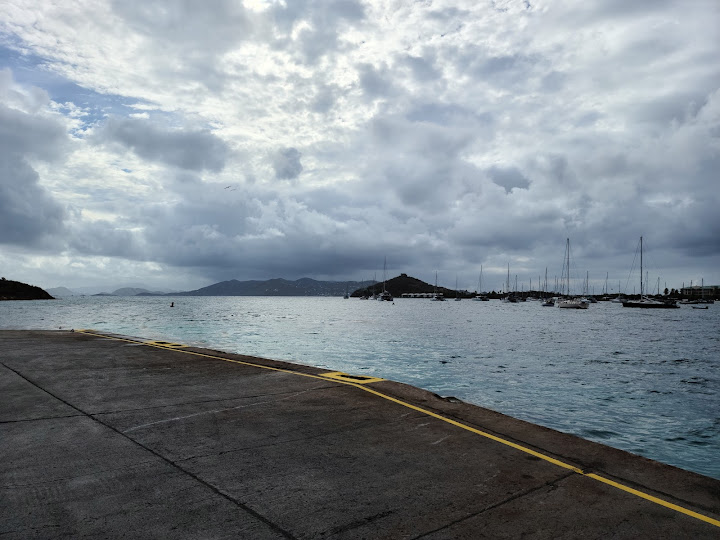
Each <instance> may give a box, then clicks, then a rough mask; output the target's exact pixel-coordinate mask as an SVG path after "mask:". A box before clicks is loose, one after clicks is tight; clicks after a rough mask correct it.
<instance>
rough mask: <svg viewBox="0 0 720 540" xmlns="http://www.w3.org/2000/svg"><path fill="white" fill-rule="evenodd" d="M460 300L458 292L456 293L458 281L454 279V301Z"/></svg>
mask: <svg viewBox="0 0 720 540" xmlns="http://www.w3.org/2000/svg"><path fill="white" fill-rule="evenodd" d="M460 300H461V298H460V292H459V291H458V280H457V278H455V301H456V302H459V301H460Z"/></svg>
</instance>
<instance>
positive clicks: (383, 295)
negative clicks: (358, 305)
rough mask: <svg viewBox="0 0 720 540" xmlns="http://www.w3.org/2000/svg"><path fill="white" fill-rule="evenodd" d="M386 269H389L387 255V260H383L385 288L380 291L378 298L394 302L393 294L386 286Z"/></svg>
mask: <svg viewBox="0 0 720 540" xmlns="http://www.w3.org/2000/svg"><path fill="white" fill-rule="evenodd" d="M386 270H387V257H385V260H384V261H383V290H382V292H381V293H380V296H379V297H378V300H381V301H385V302H392V301H393V297H392V294H390V293H389V292H388V291H387V289H386V288H385V271H386Z"/></svg>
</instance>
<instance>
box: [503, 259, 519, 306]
mask: <svg viewBox="0 0 720 540" xmlns="http://www.w3.org/2000/svg"><path fill="white" fill-rule="evenodd" d="M516 281H517V279H516ZM505 292H506V293H507V296H505V298H503V302H506V303H509V304H517V301H518V299H517V296H515V293H511V292H510V263H508V273H507V281H506V282H505Z"/></svg>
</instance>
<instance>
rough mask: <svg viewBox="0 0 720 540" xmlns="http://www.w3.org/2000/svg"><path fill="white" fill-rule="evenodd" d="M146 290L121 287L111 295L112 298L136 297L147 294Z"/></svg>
mask: <svg viewBox="0 0 720 540" xmlns="http://www.w3.org/2000/svg"><path fill="white" fill-rule="evenodd" d="M149 292H150V291H148V290H147V289H141V288H139V287H122V288H120V289H116V290H114V291H113V292H112V293H110V294H112V295H114V296H137V295H138V294H143V293H149Z"/></svg>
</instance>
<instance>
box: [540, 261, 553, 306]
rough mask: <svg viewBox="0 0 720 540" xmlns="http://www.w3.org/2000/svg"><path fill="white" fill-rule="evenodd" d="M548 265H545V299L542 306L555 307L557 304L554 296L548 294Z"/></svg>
mask: <svg viewBox="0 0 720 540" xmlns="http://www.w3.org/2000/svg"><path fill="white" fill-rule="evenodd" d="M547 293H548V290H547V266H546V267H545V283H544V284H543V298H544V301H543V303H542V304H540V305H541V306H542V307H553V306H554V305H555V299H554V298H553V297H552V296H547Z"/></svg>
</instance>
